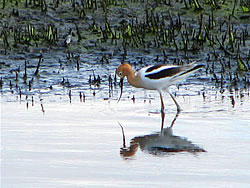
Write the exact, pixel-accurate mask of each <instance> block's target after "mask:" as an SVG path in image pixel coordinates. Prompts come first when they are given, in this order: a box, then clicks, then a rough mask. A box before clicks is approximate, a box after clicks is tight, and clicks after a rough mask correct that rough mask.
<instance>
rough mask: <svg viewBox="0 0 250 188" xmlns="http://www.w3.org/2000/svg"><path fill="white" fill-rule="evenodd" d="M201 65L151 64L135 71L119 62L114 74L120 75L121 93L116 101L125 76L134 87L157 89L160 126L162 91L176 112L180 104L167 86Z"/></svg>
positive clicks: (162, 112)
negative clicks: (173, 105) (171, 100)
mask: <svg viewBox="0 0 250 188" xmlns="http://www.w3.org/2000/svg"><path fill="white" fill-rule="evenodd" d="M202 66H203V65H199V64H196V63H195V62H194V63H191V64H187V65H184V66H177V65H165V64H163V65H151V66H147V67H143V68H142V69H140V70H139V71H138V72H135V71H134V70H133V68H132V67H131V65H129V64H127V63H125V64H121V65H120V66H119V67H118V68H117V69H116V74H117V75H118V76H119V77H120V82H121V94H120V97H119V99H118V102H119V101H120V99H121V96H122V91H123V79H124V77H127V79H128V82H129V83H130V84H131V85H132V86H134V87H136V88H144V89H148V90H157V91H158V92H159V94H160V99H161V115H162V127H163V123H164V117H165V113H164V102H163V98H162V92H163V91H166V92H167V93H169V95H170V97H171V98H172V99H173V101H174V103H175V105H176V107H177V113H179V112H180V111H181V108H180V105H179V104H178V103H177V101H176V100H175V98H174V96H173V95H172V94H171V93H170V92H169V89H168V88H169V86H171V85H173V84H176V83H178V82H179V81H181V80H184V79H185V78H186V77H188V76H189V75H191V74H192V73H194V72H195V71H196V70H198V69H200V68H201V67H202Z"/></svg>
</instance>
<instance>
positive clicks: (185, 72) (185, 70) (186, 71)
mask: <svg viewBox="0 0 250 188" xmlns="http://www.w3.org/2000/svg"><path fill="white" fill-rule="evenodd" d="M202 67H204V65H202V64H197V63H196V62H193V63H191V64H188V65H184V66H182V67H181V69H182V70H181V72H180V73H179V74H177V75H175V76H174V77H173V78H172V79H171V81H172V82H173V83H176V82H178V81H181V80H183V79H185V78H187V77H188V76H190V75H191V74H193V73H194V72H195V71H197V70H199V69H200V68H202Z"/></svg>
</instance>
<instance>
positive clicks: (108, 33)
mask: <svg viewBox="0 0 250 188" xmlns="http://www.w3.org/2000/svg"><path fill="white" fill-rule="evenodd" d="M0 7H1V13H0V20H1V26H0V47H1V48H2V49H4V53H5V54H7V52H12V53H13V52H19V51H20V49H22V50H23V51H24V53H29V51H30V48H38V49H40V48H43V47H46V48H47V47H48V46H53V47H61V48H63V49H64V48H67V49H68V50H69V52H68V53H69V54H70V53H71V52H70V51H74V52H75V53H81V51H88V50H90V49H94V50H100V49H101V51H106V50H113V51H114V50H117V49H118V51H120V52H121V51H122V50H123V51H124V53H123V54H122V55H123V59H126V55H127V54H128V53H127V51H128V50H130V49H138V50H141V53H144V52H145V51H146V52H152V53H155V52H157V53H158V52H160V53H162V55H163V57H164V61H165V60H166V59H167V58H168V56H169V54H170V53H175V52H177V53H178V56H180V58H187V59H190V58H191V59H193V58H194V56H195V55H196V54H197V55H198V54H201V56H200V57H199V58H200V59H201V60H203V61H206V62H208V66H207V69H206V72H207V73H211V75H213V76H212V77H213V78H212V79H213V80H214V81H215V82H216V84H217V85H221V87H224V86H225V81H228V83H227V82H226V85H230V87H231V86H232V85H235V84H232V82H231V81H232V80H235V81H236V82H233V83H238V84H242V83H246V84H247V83H248V80H247V79H246V77H247V76H246V77H244V76H243V78H241V77H240V76H239V74H238V71H247V70H249V50H248V46H249V32H248V30H249V23H248V20H249V18H250V16H249V14H247V13H249V7H250V5H249V1H248V0H229V1H215V0H183V1H172V0H157V1H155V0H149V1H142V0H130V1H124V0H81V1H77V0H71V1H49V0H19V1H9V0H3V1H1V3H0ZM71 30H72V36H73V37H74V38H76V37H77V40H73V42H71V43H70V45H67V46H65V45H64V41H65V39H66V37H67V36H68V35H69V31H71ZM54 49H55V48H54ZM1 53H3V52H1ZM157 55H158V54H157ZM175 55H176V54H175ZM175 55H174V56H175ZM44 57H45V56H44ZM72 57H73V56H72ZM178 59H179V57H177V60H176V62H177V63H178ZM107 62H108V60H107ZM180 63H182V62H180ZM228 70H230V71H228ZM243 80H245V82H243ZM243 87H245V86H243Z"/></svg>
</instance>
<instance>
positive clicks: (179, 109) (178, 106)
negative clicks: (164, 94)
mask: <svg viewBox="0 0 250 188" xmlns="http://www.w3.org/2000/svg"><path fill="white" fill-rule="evenodd" d="M169 95H170V97H171V98H172V99H173V101H174V103H175V105H176V107H177V112H180V111H181V107H180V105H179V104H178V102H177V101H176V100H175V98H174V96H173V95H172V94H171V93H169Z"/></svg>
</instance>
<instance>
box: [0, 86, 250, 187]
mask: <svg viewBox="0 0 250 188" xmlns="http://www.w3.org/2000/svg"><path fill="white" fill-rule="evenodd" d="M185 88H186V87H185V86H183V87H181V88H180V90H179V91H178V96H177V100H178V102H179V104H180V105H181V107H182V109H183V111H182V112H181V113H180V115H179V117H178V118H177V120H176V122H175V124H174V126H173V128H172V130H171V129H167V127H168V126H170V124H171V122H172V120H173V119H174V117H175V110H176V107H175V105H174V104H173V102H172V101H171V99H170V97H169V96H168V95H167V94H166V95H165V96H164V98H165V103H166V119H165V128H166V129H164V130H165V131H166V133H165V137H164V134H163V133H160V124H161V119H160V113H159V112H160V100H159V96H158V94H157V92H145V91H143V90H136V89H135V90H131V93H129V92H127V93H124V96H123V98H122V100H121V101H120V102H119V103H118V104H117V97H114V98H111V99H109V100H103V98H100V97H89V98H86V101H85V102H80V100H79V96H78V95H73V96H72V101H71V103H70V102H69V98H68V95H48V96H45V97H42V100H40V99H41V97H38V96H37V95H35V96H34V98H33V103H32V101H31V98H30V97H29V98H28V100H26V99H25V97H24V96H23V98H22V99H21V100H20V99H19V97H18V96H16V95H14V94H13V95H11V94H2V96H1V160H2V162H1V176H2V180H1V185H2V187H3V188H8V187H11V188H13V187H25V188H27V187H32V188H33V187H53V188H54V187H60V188H61V187H166V186H168V187H248V186H249V184H250V167H249V161H250V127H249V125H250V116H249V114H250V105H249V96H248V95H247V94H246V95H245V96H244V97H239V96H238V94H237V93H233V94H229V93H225V94H223V95H222V94H220V93H219V94H218V93H215V92H212V91H210V90H208V91H206V97H205V98H204V97H203V96H202V95H197V94H196V95H183V96H182V94H185V93H187V91H186V89H185ZM189 88H190V90H191V91H190V90H189V93H192V91H193V92H196V90H201V89H202V88H199V87H198V88H196V86H195V85H190V86H189ZM73 94H74V93H73ZM133 95H135V96H141V97H139V98H138V99H137V98H136V99H135V102H134V103H133V101H132V100H131V97H132V96H133ZM223 96H224V97H223ZM230 96H231V97H230ZM128 97H130V98H128ZM232 97H233V99H234V102H232ZM143 98H144V99H145V100H144V99H143ZM27 101H28V102H27ZM27 103H28V105H27ZM119 123H120V124H121V125H122V127H123V128H124V132H125V139H126V147H127V148H126V149H129V146H130V145H131V144H132V145H133V144H134V143H135V142H137V143H136V144H137V150H135V151H134V152H132V154H131V155H130V156H129V157H126V156H124V155H122V154H124V152H121V151H124V149H125V148H123V144H124V143H123V135H122V130H121V127H120V126H119ZM130 142H131V143H130ZM168 142H169V143H170V144H169V143H168ZM183 143H184V144H187V143H188V144H189V146H190V147H196V148H200V149H202V150H205V151H206V152H202V151H200V152H199V151H197V152H192V151H191V152H190V151H176V152H173V151H171V152H168V151H170V150H166V148H167V147H169V148H170V149H171V148H174V147H179V146H178V144H183ZM164 144H165V145H164ZM159 146H162V147H165V149H162V148H160V149H159ZM121 148H123V149H121ZM169 148H168V149H169ZM120 152H121V153H122V154H120Z"/></svg>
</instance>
